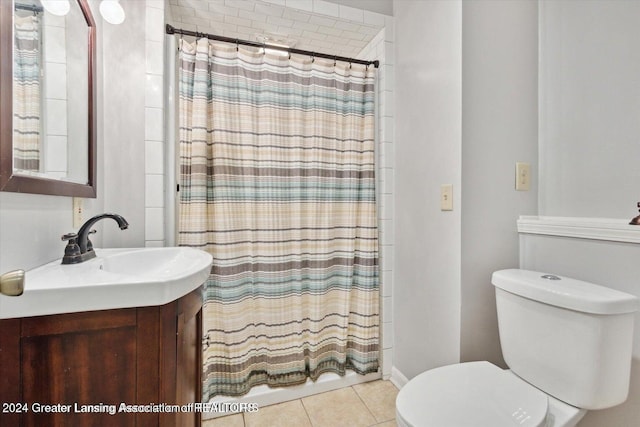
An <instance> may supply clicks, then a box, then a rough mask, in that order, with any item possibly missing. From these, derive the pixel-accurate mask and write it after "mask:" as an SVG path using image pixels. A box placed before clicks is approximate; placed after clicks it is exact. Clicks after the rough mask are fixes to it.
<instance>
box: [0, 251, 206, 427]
mask: <svg viewBox="0 0 640 427" xmlns="http://www.w3.org/2000/svg"><path fill="white" fill-rule="evenodd" d="M210 265H211V256H210V255H209V254H207V253H205V252H203V251H198V250H195V249H191V248H157V249H156V248H154V249H107V250H100V249H98V250H97V257H96V258H94V259H92V260H90V261H87V262H84V263H81V264H78V265H71V266H67V265H60V263H59V260H58V261H57V262H53V263H50V264H47V265H44V266H42V267H39V268H37V269H34V270H31V271H28V272H27V273H26V280H25V286H24V293H23V294H22V295H20V296H16V297H8V296H5V295H0V405H2V407H1V408H0V425H2V426H25V427H27V426H34V427H36V426H37V427H40V426H74V427H75V426H150V427H151V426H154V427H155V426H166V427H174V426H185V427H187V426H189V427H196V426H198V427H199V426H200V418H201V417H200V413H199V412H198V411H196V410H195V409H194V408H193V405H192V406H191V407H189V406H185V407H182V405H189V404H194V403H196V402H200V401H201V396H202V393H201V371H202V361H201V357H202V356H201V337H202V330H201V328H202V326H201V324H202V323H201V313H202V284H203V283H204V282H205V280H206V277H208V275H209V269H210ZM174 405H180V407H176V406H174Z"/></svg>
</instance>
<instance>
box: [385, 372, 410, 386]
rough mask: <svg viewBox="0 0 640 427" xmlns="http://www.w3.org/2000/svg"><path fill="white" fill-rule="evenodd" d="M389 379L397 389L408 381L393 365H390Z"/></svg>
mask: <svg viewBox="0 0 640 427" xmlns="http://www.w3.org/2000/svg"><path fill="white" fill-rule="evenodd" d="M389 381H391V382H392V383H393V385H395V386H396V387H398V390H400V389H401V388H402V387H404V386H405V385H406V384H407V383H408V382H409V380H408V379H407V377H405V376H404V375H403V374H402V372H400V371H399V370H398V368H396V367H395V366H392V367H391V378H389Z"/></svg>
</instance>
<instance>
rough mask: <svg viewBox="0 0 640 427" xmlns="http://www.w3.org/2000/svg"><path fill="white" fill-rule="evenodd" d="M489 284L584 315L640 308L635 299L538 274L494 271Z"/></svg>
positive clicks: (519, 271) (630, 311)
mask: <svg viewBox="0 0 640 427" xmlns="http://www.w3.org/2000/svg"><path fill="white" fill-rule="evenodd" d="M491 283H493V285H494V286H495V287H497V288H500V289H502V290H505V291H507V292H510V293H512V294H516V295H520V296H522V297H525V298H529V299H532V300H535V301H540V302H543V303H546V304H550V305H554V306H557V307H562V308H567V309H571V310H575V311H581V312H584V313H593V314H622V313H633V312H635V311H638V309H639V308H640V302H639V300H638V297H636V296H634V295H630V294H627V293H624V292H620V291H617V290H615V289H610V288H605V287H604V286H599V285H595V284H593V283H589V282H583V281H581V280H576V279H571V278H569V277H563V276H557V275H553V274H549V273H541V272H538V271H530V270H519V269H509V270H500V271H496V272H494V273H493V275H492V277H491Z"/></svg>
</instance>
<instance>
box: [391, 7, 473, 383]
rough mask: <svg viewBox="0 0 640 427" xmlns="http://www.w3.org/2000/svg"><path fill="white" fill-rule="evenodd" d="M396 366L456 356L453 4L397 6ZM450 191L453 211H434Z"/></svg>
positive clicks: (457, 87)
mask: <svg viewBox="0 0 640 427" xmlns="http://www.w3.org/2000/svg"><path fill="white" fill-rule="evenodd" d="M394 8H395V9H394V15H395V28H396V35H395V46H396V51H395V64H396V67H395V74H396V76H395V89H396V91H395V93H396V99H395V105H396V123H395V143H396V150H395V154H396V170H395V213H394V217H395V221H396V229H395V272H394V290H393V297H394V303H393V313H394V339H395V342H394V367H395V368H397V369H398V370H399V371H400V372H401V373H402V374H403V375H404V376H405V377H407V378H411V377H413V376H415V375H416V374H418V373H420V372H422V371H424V370H426V369H429V368H432V367H435V366H440V365H445V364H450V363H454V362H457V361H458V360H459V355H460V237H461V235H460V212H461V211H460V200H461V199H460V183H461V174H460V173H461V171H460V161H461V125H462V124H461V120H462V117H461V116H462V114H461V111H462V110H461V67H462V63H461V60H462V54H461V53H462V50H461V24H462V19H461V18H462V17H461V13H462V5H461V2H460V1H427V2H424V1H397V2H395V3H394ZM440 184H453V186H454V211H452V212H441V211H440V203H439V201H440Z"/></svg>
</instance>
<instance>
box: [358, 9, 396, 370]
mask: <svg viewBox="0 0 640 427" xmlns="http://www.w3.org/2000/svg"><path fill="white" fill-rule="evenodd" d="M380 18H381V19H382V20H385V21H386V23H385V28H384V29H383V30H382V31H380V33H379V34H378V35H377V36H375V37H374V38H373V40H371V42H370V43H369V44H368V45H367V46H365V48H364V49H363V50H362V52H360V54H358V58H360V59H367V60H374V59H377V60H379V61H380V66H379V68H378V73H377V94H376V100H377V106H376V110H377V118H376V120H377V123H376V127H377V129H376V130H377V132H378V136H377V145H376V150H377V153H376V180H377V182H376V186H377V188H376V190H377V194H376V197H377V209H378V230H379V245H380V252H379V254H380V297H381V304H380V316H381V338H382V341H381V348H382V353H381V356H382V376H383V378H384V379H388V378H389V377H390V376H391V369H392V366H393V271H394V256H393V255H394V243H395V239H394V227H393V226H394V206H393V194H394V172H395V155H394V153H395V150H394V148H395V147H394V145H395V144H394V140H393V129H394V127H393V121H394V116H395V103H394V83H395V82H394V77H393V76H394V75H395V72H394V70H395V66H394V56H393V51H394V42H393V18H391V17H389V16H387V17H385V16H382V15H380Z"/></svg>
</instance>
